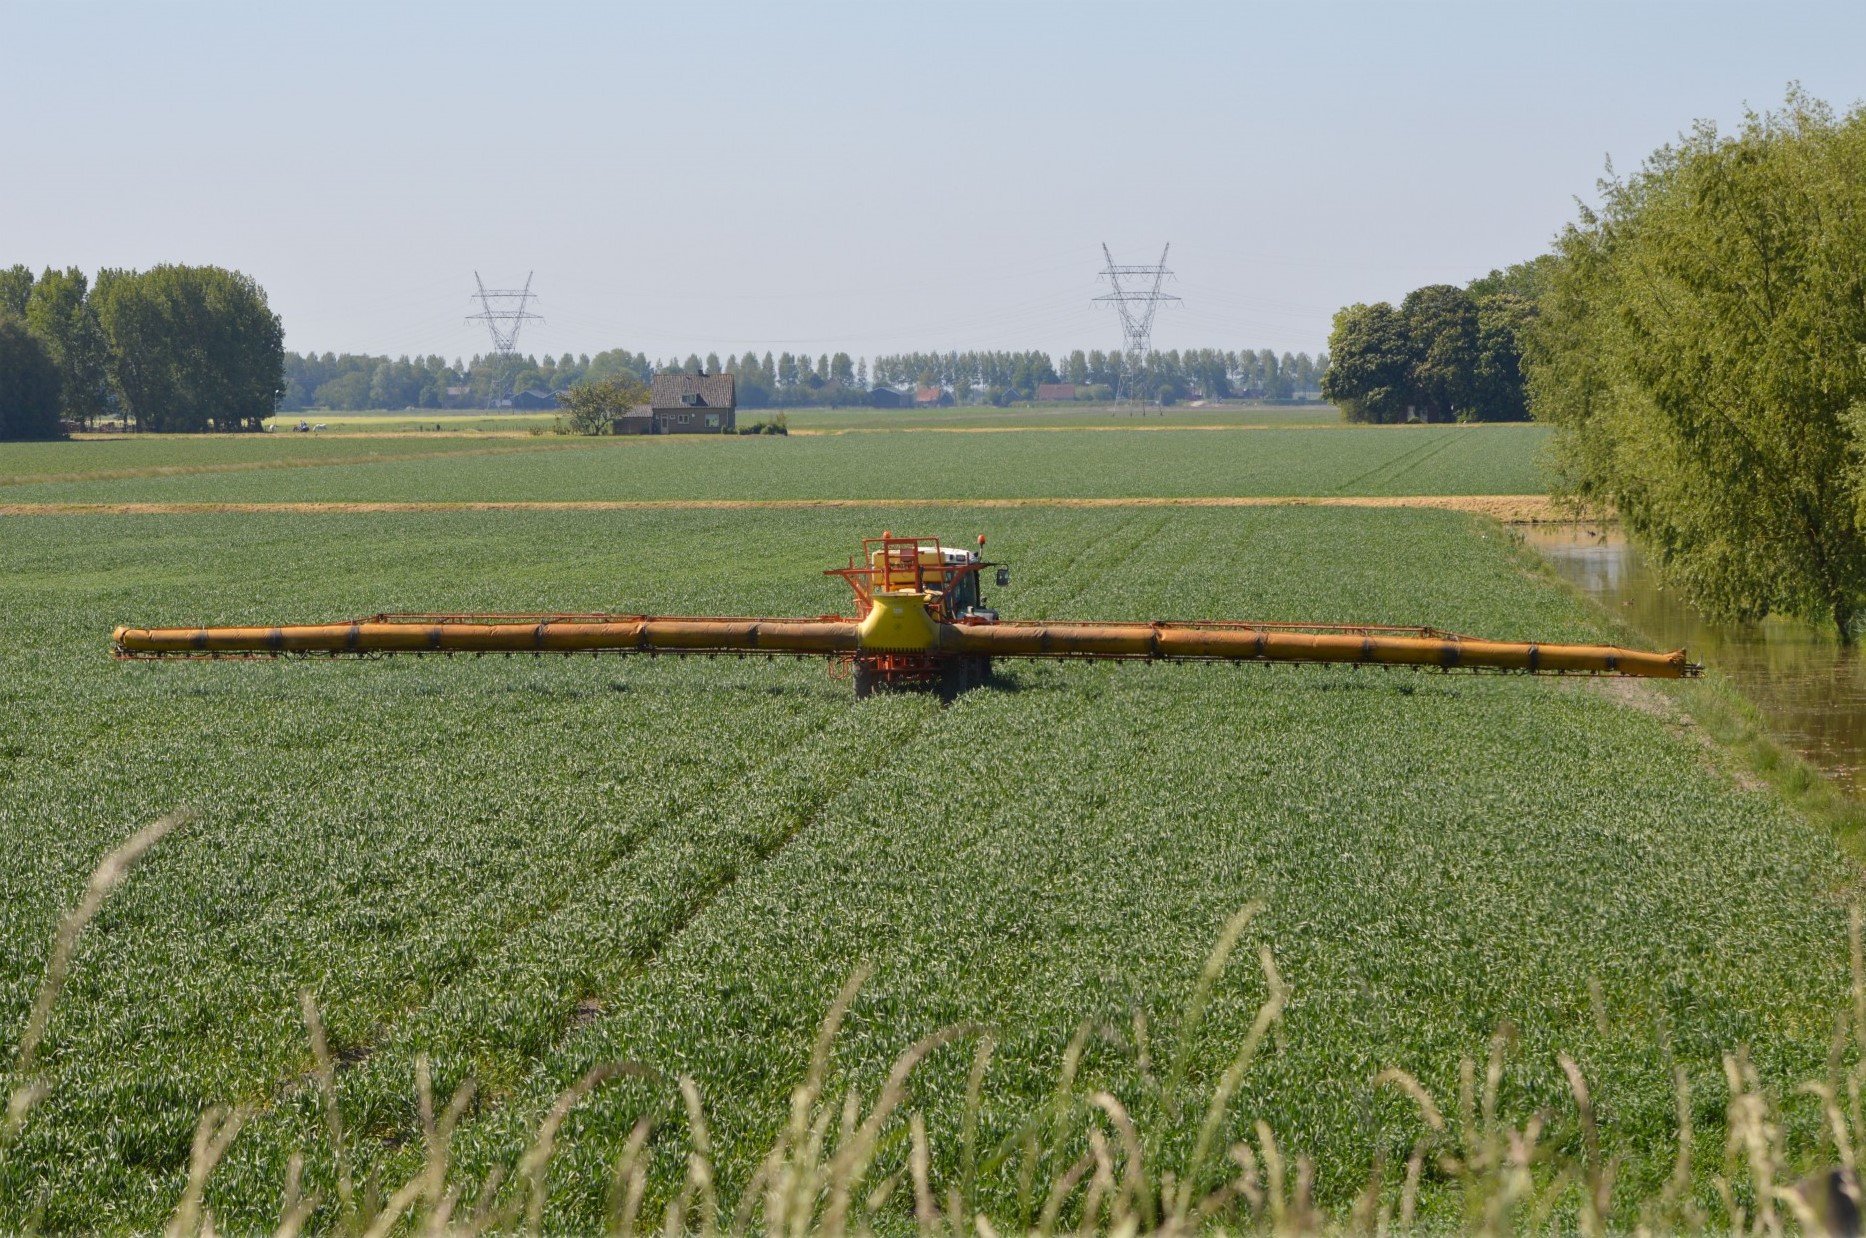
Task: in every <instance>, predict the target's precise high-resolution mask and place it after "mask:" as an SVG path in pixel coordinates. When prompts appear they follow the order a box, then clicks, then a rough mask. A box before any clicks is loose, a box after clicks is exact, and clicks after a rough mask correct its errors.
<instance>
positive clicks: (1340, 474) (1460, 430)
mask: <svg viewBox="0 0 1866 1238" xmlns="http://www.w3.org/2000/svg"><path fill="white" fill-rule="evenodd" d="M1546 434H1547V432H1546V430H1545V428H1544V427H1541V426H1534V425H1522V426H1474V427H1464V426H1434V427H1417V428H1373V427H1338V428H1331V429H1307V430H1302V429H1264V430H1166V431H1158V430H1154V431H1146V430H1117V431H1105V432H1104V431H1094V430H1069V431H1060V432H1056V433H1007V434H969V433H955V434H934V433H927V434H912V433H903V434H880V433H875V434H845V435H825V436H820V437H802V436H798V437H792V438H775V437H758V438H718V437H710V436H700V435H694V436H681V437H667V438H653V439H608V438H604V439H592V440H583V441H575V440H571V441H567V440H563V439H538V440H532V439H525V438H519V439H500V440H496V446H498V447H500V448H508V447H509V448H512V449H513V450H510V451H501V452H498V453H494V454H481V453H469V452H467V451H465V450H462V451H461V453H460V454H457V455H450V456H447V457H441V456H438V455H427V454H423V455H421V456H420V458H410V459H405V460H395V459H382V460H378V461H375V462H368V463H347V462H346V463H342V464H340V465H339V464H337V463H336V460H337V459H338V458H339V453H340V452H341V451H342V450H350V451H360V450H368V451H375V450H378V445H377V440H370V439H352V440H326V441H323V442H313V443H309V444H307V445H306V446H305V447H304V448H298V447H296V446H294V447H292V448H290V449H289V450H291V451H328V452H330V453H331V456H330V458H331V459H332V461H333V464H332V467H328V468H298V469H258V468H246V469H239V470H234V471H221V472H199V473H185V474H181V475H167V476H164V475H155V476H134V477H117V478H114V479H111V478H108V477H105V478H97V479H84V478H82V476H81V475H82V474H83V472H84V471H85V470H86V469H88V468H92V467H96V468H99V469H110V468H120V467H122V466H121V463H120V462H121V461H123V460H125V459H136V458H138V457H137V456H136V455H135V449H134V447H132V448H130V449H127V450H125V449H120V448H119V446H118V445H117V444H115V443H68V444H51V445H45V446H42V447H39V448H35V449H34V450H32V451H30V452H25V451H21V452H20V454H19V455H18V457H17V458H18V460H19V461H20V462H21V463H18V464H14V463H10V461H12V460H13V459H14V452H15V450H17V449H3V450H0V477H7V476H13V477H22V476H23V475H25V474H26V473H28V472H29V471H31V470H34V469H36V470H40V471H41V472H43V473H57V474H61V475H68V476H74V477H78V479H77V480H64V481H46V482H32V481H30V480H22V481H19V482H18V483H17V484H13V485H3V486H0V503H70V502H104V503H110V502H140V501H151V502H214V501H220V502H255V501H258V502H265V501H287V500H294V501H307V502H319V501H325V502H337V501H353V502H397V501H411V500H427V501H440V502H446V501H483V500H547V501H548V500H558V501H561V500H614V499H652V500H680V499H788V498H797V499H807V498H827V499H864V500H877V501H885V500H889V499H907V498H932V499H954V498H957V499H966V498H1052V497H1068V496H1092V497H1116V498H1121V497H1146V496H1155V495H1160V496H1193V497H1203V496H1228V495H1245V496H1248V495H1337V494H1347V495H1404V494H1529V493H1539V492H1541V491H1542V490H1544V489H1546V480H1545V478H1544V476H1543V473H1542V470H1541V466H1540V463H1539V452H1540V450H1541V447H1542V444H1543V443H1544V441H1545V439H1546ZM277 437H278V436H270V437H269V438H268V439H267V440H264V441H262V442H260V443H259V444H258V445H257V446H251V447H249V446H248V445H246V444H245V443H237V442H231V441H229V440H224V439H217V440H212V441H211V442H210V443H209V444H207V446H206V449H205V452H204V454H205V455H206V457H207V458H209V459H216V460H220V459H234V458H239V459H260V458H263V457H264V453H265V452H266V451H267V450H268V449H274V450H276V449H277V448H276V446H275V444H274V442H273V440H275V439H277ZM302 438H303V436H300V440H299V441H302ZM288 441H290V440H288ZM443 441H446V443H447V445H448V447H450V448H456V447H459V446H460V445H461V444H465V445H467V446H469V447H470V446H475V445H478V446H485V445H484V444H474V442H473V440H472V439H470V438H464V439H454V440H442V439H441V438H440V437H439V436H437V437H436V438H435V439H433V440H421V439H419V438H408V439H393V440H391V439H384V440H381V443H382V444H384V445H386V444H389V443H393V444H394V445H395V448H396V450H398V451H408V452H411V453H414V452H419V450H420V448H421V447H423V446H432V445H434V444H438V443H441V442H443ZM567 443H568V445H566V444H567ZM340 444H342V445H343V446H340ZM185 447H186V445H185V444H183V445H177V446H174V447H171V446H170V444H168V443H164V444H163V445H162V451H161V453H160V458H161V459H163V460H165V461H167V460H172V459H177V458H184V457H185ZM553 447H556V448H562V449H563V450H556V451H553V450H549V449H550V448H553ZM241 453H250V454H247V455H242V454H241Z"/></svg>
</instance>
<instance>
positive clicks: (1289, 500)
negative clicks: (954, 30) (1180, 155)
mask: <svg viewBox="0 0 1866 1238" xmlns="http://www.w3.org/2000/svg"><path fill="white" fill-rule="evenodd" d="M861 507H894V508H964V507H974V508H979V507H982V508H1016V507H1057V508H1120V507H1133V508H1145V507H1427V508H1436V509H1439V510H1443V511H1458V512H1472V513H1475V514H1477V515H1481V516H1489V517H1491V518H1492V519H1495V520H1499V521H1501V522H1503V523H1504V524H1566V523H1578V522H1587V523H1598V522H1600V521H1603V520H1610V519H1612V517H1611V515H1610V514H1609V513H1603V512H1600V511H1597V510H1577V509H1574V508H1570V507H1568V506H1566V505H1564V504H1562V503H1560V502H1559V501H1557V500H1556V499H1555V498H1553V497H1551V496H1549V495H1546V494H1405V495H1231V496H1176V495H1136V496H1128V497H1125V498H976V499H971V498H941V499H889V498H872V499H853V498H850V499H570V500H561V501H550V500H510V501H500V500H485V501H462V502H444V501H410V502H373V501H367V502H301V503H295V502H284V503H0V517H8V516H14V517H21V516H216V515H302V516H342V515H393V514H399V513H418V512H440V513H446V512H505V511H510V512H607V511H739V510H772V511H784V510H807V509H813V508H829V509H834V508H861Z"/></svg>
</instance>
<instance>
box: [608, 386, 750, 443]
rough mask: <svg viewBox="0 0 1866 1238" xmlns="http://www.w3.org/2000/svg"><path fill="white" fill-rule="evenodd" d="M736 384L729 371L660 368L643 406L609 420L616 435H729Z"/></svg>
mask: <svg viewBox="0 0 1866 1238" xmlns="http://www.w3.org/2000/svg"><path fill="white" fill-rule="evenodd" d="M738 408H739V396H738V386H737V384H736V383H734V381H733V378H732V375H730V374H686V373H671V372H667V371H663V372H662V373H659V374H656V375H655V376H654V384H653V387H652V388H651V389H650V392H649V396H648V405H647V407H646V408H642V407H639V406H638V407H636V408H631V409H630V410H629V411H628V412H627V413H624V414H623V415H622V416H620V417H617V418H616V419H615V420H614V421H613V422H611V423H610V429H611V430H612V431H614V432H615V433H617V434H732V433H736V432H737V430H738Z"/></svg>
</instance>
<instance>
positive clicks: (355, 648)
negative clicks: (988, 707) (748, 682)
mask: <svg viewBox="0 0 1866 1238" xmlns="http://www.w3.org/2000/svg"><path fill="white" fill-rule="evenodd" d="M984 545H985V539H984V538H983V537H980V538H979V539H978V547H977V548H976V549H959V548H955V547H951V546H944V545H941V543H940V541H939V539H937V538H931V537H895V536H893V535H892V534H890V533H883V534H882V535H881V536H880V537H870V538H864V539H863V541H862V555H861V558H860V559H859V560H857V559H853V558H852V559H850V561H849V564H848V566H847V567H839V568H832V569H830V571H829V572H828V573H827V574H828V575H831V576H840V577H842V578H843V579H844V580H845V581H847V582H848V584H849V586H850V587H851V589H853V591H854V594H855V615H854V617H853V618H849V617H847V616H842V615H823V616H819V617H817V618H814V619H769V618H763V619H735V618H694V617H679V616H665V615H615V614H380V615H373V616H371V617H369V618H367V619H355V620H351V621H349V622H346V623H326V624H312V625H304V626H295V627H270V628H268V627H244V628H241V627H211V628H129V627H123V628H118V629H117V630H116V633H115V635H114V641H115V651H116V654H117V656H118V657H120V658H228V657H233V658H241V657H248V658H250V657H279V656H283V655H290V654H329V655H346V654H348V655H384V654H397V653H409V654H430V653H439V654H476V655H483V654H489V653H503V654H514V653H530V654H546V653H560V654H582V653H587V654H604V653H618V654H627V653H638V654H639V653H646V654H682V655H686V654H710V655H719V654H739V655H744V654H765V655H785V656H795V657H827V658H830V659H834V660H838V661H841V662H844V663H846V664H848V665H849V666H850V667H851V669H852V671H853V677H854V680H855V695H856V696H858V697H864V696H868V695H869V694H870V693H871V692H873V691H874V690H875V689H876V688H890V689H900V688H925V689H933V690H936V691H938V692H939V693H940V694H941V695H943V696H945V697H947V698H951V697H953V696H956V695H957V694H959V693H960V692H963V691H965V690H966V689H967V688H970V687H973V686H976V685H978V684H982V683H984V682H985V681H986V680H987V679H988V678H989V676H990V674H991V664H992V660H993V659H994V658H1045V659H1065V658H1077V659H1088V660H1091V661H1093V660H1098V659H1111V660H1130V661H1148V662H1153V661H1169V662H1262V663H1274V662H1295V663H1337V664H1348V665H1355V666H1382V667H1398V666H1411V667H1428V668H1435V669H1440V670H1475V671H1518V672H1524V673H1528V674H1593V675H1633V676H1641V677H1646V678H1658V679H1679V678H1683V677H1686V676H1689V675H1695V674H1697V673H1698V671H1699V669H1700V668H1699V667H1698V666H1696V665H1694V664H1692V663H1690V662H1688V661H1686V660H1685V651H1684V650H1682V649H1677V650H1673V651H1672V652H1670V653H1647V652H1643V651H1640V650H1635V649H1622V648H1620V647H1618V646H1614V645H1547V644H1538V643H1533V642H1515V641H1491V640H1479V639H1476V638H1474V637H1469V636H1458V635H1455V634H1453V633H1450V632H1441V631H1439V630H1438V629H1436V628H1399V627H1364V626H1363V627H1357V626H1350V625H1342V624H1302V623H1239V622H1230V621H1200V622H1174V623H1165V622H1154V623H1074V622H1071V623H1049V622H1037V621H1027V620H1007V619H1001V618H999V616H998V613H997V612H996V611H995V610H992V609H990V608H988V607H987V606H986V605H985V597H984V594H983V592H982V585H981V581H980V576H981V574H982V573H984V572H986V571H992V572H993V573H994V577H993V579H994V580H995V582H996V584H997V585H998V586H999V587H1004V586H1007V585H1008V584H1009V583H1010V569H1009V568H1008V567H1006V566H1005V565H1003V564H999V563H989V562H987V561H986V560H985V558H984V553H983V552H984Z"/></svg>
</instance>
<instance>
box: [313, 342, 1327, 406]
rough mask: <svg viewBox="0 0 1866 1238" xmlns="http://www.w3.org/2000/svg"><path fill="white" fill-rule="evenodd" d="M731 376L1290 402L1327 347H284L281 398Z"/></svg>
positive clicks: (780, 384) (384, 399)
mask: <svg viewBox="0 0 1866 1238" xmlns="http://www.w3.org/2000/svg"><path fill="white" fill-rule="evenodd" d="M663 370H682V371H686V372H693V371H696V370H703V371H705V372H706V373H709V374H717V373H731V374H733V375H734V376H735V377H736V378H737V380H738V383H737V386H738V395H739V403H740V405H741V406H743V407H746V408H785V407H797V406H803V405H825V404H827V405H832V406H834V405H855V404H866V403H868V400H869V392H870V390H871V388H872V387H873V386H874V385H876V384H886V385H891V386H898V387H938V388H942V389H944V390H947V391H950V392H951V393H952V394H953V397H954V399H955V400H957V401H958V402H960V403H970V402H977V403H997V404H1003V403H1008V402H1010V401H1012V400H1027V399H1030V398H1032V397H1033V396H1034V395H1035V394H1036V388H1037V387H1038V386H1039V385H1040V384H1043V383H1057V382H1069V383H1075V384H1077V386H1078V387H1081V388H1084V389H1086V390H1087V391H1088V393H1089V394H1101V395H1102V396H1103V397H1104V398H1107V397H1112V396H1113V394H1114V393H1115V392H1116V391H1119V392H1120V393H1121V395H1123V396H1124V397H1125V396H1128V395H1130V394H1131V395H1134V396H1136V397H1138V398H1141V399H1148V400H1163V401H1165V402H1168V403H1171V402H1173V401H1175V400H1180V399H1186V398H1190V397H1204V398H1207V399H1223V398H1229V397H1246V398H1250V397H1254V398H1261V399H1291V398H1296V397H1299V396H1303V395H1313V394H1315V393H1317V392H1318V391H1319V390H1320V387H1321V381H1322V376H1323V375H1324V374H1325V373H1326V372H1327V370H1328V354H1327V353H1323V354H1321V355H1320V356H1318V357H1314V358H1311V357H1310V356H1309V354H1308V353H1306V352H1304V353H1293V354H1292V353H1287V352H1285V353H1282V354H1280V355H1279V354H1277V353H1276V352H1274V351H1273V350H1271V349H1267V348H1266V349H1261V350H1256V351H1253V350H1251V349H1243V350H1241V351H1238V352H1230V351H1226V350H1222V349H1189V350H1187V351H1185V352H1183V353H1182V352H1179V351H1177V350H1171V351H1164V352H1157V353H1153V354H1151V355H1150V356H1148V357H1146V358H1144V359H1142V360H1140V361H1139V362H1138V363H1135V362H1134V361H1133V360H1132V359H1130V358H1127V357H1124V356H1123V355H1122V354H1121V353H1119V352H1102V351H1101V350H1099V349H1092V350H1088V351H1084V350H1082V349H1076V350H1075V351H1074V352H1071V353H1070V354H1068V356H1066V357H1065V358H1063V359H1062V361H1061V362H1060V364H1059V363H1057V362H1055V361H1052V359H1051V357H1050V354H1048V353H1044V352H979V351H968V352H958V351H950V352H916V353H899V354H893V355H888V356H881V357H876V358H875V359H874V363H873V365H872V367H871V365H870V364H869V360H868V358H866V357H860V358H857V357H852V356H850V355H849V354H848V353H846V352H836V353H823V354H821V355H819V356H817V357H814V358H812V357H810V356H809V355H807V354H794V353H789V352H785V353H778V354H776V355H773V354H772V353H770V352H766V353H765V354H764V355H762V356H760V355H758V354H757V353H752V352H747V353H744V354H742V355H739V356H733V355H731V354H727V355H726V356H725V357H723V358H722V357H721V356H720V355H719V354H718V353H708V354H707V355H706V356H704V357H701V356H700V355H699V354H697V353H689V354H688V355H687V356H686V357H685V358H681V357H679V356H671V357H667V358H665V359H662V360H655V359H651V358H650V357H649V356H648V355H647V354H646V353H637V352H630V351H629V350H627V349H622V348H618V349H611V350H609V351H607V352H601V353H597V354H596V355H595V356H593V357H592V356H590V355H588V354H581V355H576V356H573V355H571V354H570V353H565V354H563V355H562V356H560V357H556V358H553V357H550V356H548V355H547V356H544V357H535V356H523V355H511V356H499V355H491V356H476V357H474V358H472V359H471V360H470V361H463V360H461V359H459V358H456V359H454V360H453V361H451V362H450V361H448V360H447V359H446V358H444V357H439V356H428V357H412V358H411V357H406V356H404V357H399V358H391V357H386V356H369V355H362V354H353V353H343V354H336V353H324V354H321V355H320V354H317V353H307V354H304V355H303V356H300V355H298V354H296V353H291V354H287V355H286V358H285V396H284V398H283V400H282V402H281V403H280V405H279V407H280V408H282V409H286V410H290V411H296V410H300V409H313V408H322V409H332V410H357V409H366V408H447V407H460V408H487V407H492V406H494V405H495V404H496V403H497V402H498V401H500V400H502V399H506V398H509V397H510V396H511V395H512V394H513V393H515V392H522V391H527V390H540V391H550V392H559V393H561V392H564V391H567V390H569V389H570V388H571V387H574V386H577V385H578V384H581V383H601V382H605V381H607V380H609V379H611V378H616V377H620V376H624V375H626V376H630V377H632V378H634V379H636V380H637V381H640V382H643V383H646V382H649V381H651V380H652V378H653V377H654V375H655V374H656V373H657V372H660V371H663Z"/></svg>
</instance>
